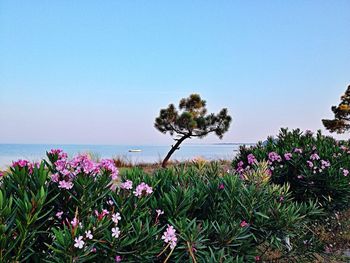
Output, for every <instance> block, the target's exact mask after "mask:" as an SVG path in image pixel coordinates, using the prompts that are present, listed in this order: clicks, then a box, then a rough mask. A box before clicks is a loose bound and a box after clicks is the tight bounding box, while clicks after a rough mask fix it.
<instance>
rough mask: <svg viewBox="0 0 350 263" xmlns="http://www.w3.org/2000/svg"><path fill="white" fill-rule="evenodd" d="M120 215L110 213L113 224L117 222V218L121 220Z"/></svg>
mask: <svg viewBox="0 0 350 263" xmlns="http://www.w3.org/2000/svg"><path fill="white" fill-rule="evenodd" d="M121 219H122V218H121V216H120V214H119V213H115V214H113V215H112V221H113V222H114V223H115V224H118V222H119V220H121Z"/></svg>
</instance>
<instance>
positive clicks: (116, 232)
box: [112, 227, 120, 238]
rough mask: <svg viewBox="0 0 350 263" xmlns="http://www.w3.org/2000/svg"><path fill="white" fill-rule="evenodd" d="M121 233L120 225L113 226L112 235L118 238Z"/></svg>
mask: <svg viewBox="0 0 350 263" xmlns="http://www.w3.org/2000/svg"><path fill="white" fill-rule="evenodd" d="M119 235H120V230H119V227H113V228H112V237H114V238H118V237H119Z"/></svg>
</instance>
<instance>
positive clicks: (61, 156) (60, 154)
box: [48, 149, 68, 159]
mask: <svg viewBox="0 0 350 263" xmlns="http://www.w3.org/2000/svg"><path fill="white" fill-rule="evenodd" d="M48 155H57V159H67V157H68V155H67V154H66V153H65V152H63V150H61V149H51V151H49V152H48Z"/></svg>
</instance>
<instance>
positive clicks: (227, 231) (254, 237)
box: [0, 151, 321, 262]
mask: <svg viewBox="0 0 350 263" xmlns="http://www.w3.org/2000/svg"><path fill="white" fill-rule="evenodd" d="M48 157H49V160H50V161H49V162H46V161H45V162H42V163H41V164H40V165H33V164H30V163H28V162H25V161H19V162H16V163H14V165H13V167H12V168H11V169H10V171H9V172H7V173H6V174H5V175H4V176H3V177H2V179H1V188H0V190H1V191H0V212H1V213H0V244H1V250H0V262H11V261H18V262H27V261H31V262H43V261H44V262H97V261H98V262H119V261H120V260H122V262H254V261H259V260H260V258H263V255H264V252H265V251H266V249H271V250H273V249H278V250H279V251H281V252H282V254H283V255H285V256H286V255H290V256H293V255H300V254H304V253H305V254H307V253H311V252H312V251H311V249H309V250H305V246H304V245H303V244H302V240H303V239H304V238H307V234H308V230H307V228H308V224H309V222H310V220H311V219H312V218H313V217H317V216H319V215H320V214H321V211H320V210H319V209H318V208H317V207H316V204H315V203H313V202H308V203H296V202H294V201H293V200H292V199H291V196H290V193H289V191H288V186H276V185H268V184H266V183H265V182H264V181H257V182H255V181H252V182H245V181H243V180H241V179H239V178H238V177H236V176H232V175H230V174H227V173H222V172H220V168H219V166H218V165H217V164H215V163H213V164H209V165H201V166H200V167H198V166H195V165H193V166H181V165H179V166H178V167H176V168H174V169H167V170H159V171H156V172H155V173H154V174H147V173H145V172H143V171H142V170H139V169H128V170H124V171H122V172H121V174H118V170H117V169H116V168H115V166H114V165H113V163H112V162H111V161H108V160H102V161H101V162H99V163H96V162H93V161H92V160H91V159H89V157H88V156H86V155H83V156H78V157H76V158H74V159H73V160H68V159H67V157H66V155H65V154H64V153H62V152H60V151H51V152H50V153H49V154H48ZM259 174H260V171H259ZM127 180H130V182H131V181H132V188H131V187H128V185H127V184H128V181H127ZM130 182H129V183H130ZM129 186H130V185H129ZM128 188H130V189H128ZM117 213H119V214H117ZM174 230H175V232H174ZM166 231H167V234H166V235H165V232H166ZM166 237H169V240H170V241H169V240H164V238H166ZM165 241H167V242H165ZM172 241H173V243H172ZM300 244H301V245H300Z"/></svg>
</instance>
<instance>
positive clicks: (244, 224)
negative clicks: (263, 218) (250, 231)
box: [240, 220, 249, 227]
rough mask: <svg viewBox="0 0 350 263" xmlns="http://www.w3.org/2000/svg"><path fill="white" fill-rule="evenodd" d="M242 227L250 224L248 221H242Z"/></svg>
mask: <svg viewBox="0 0 350 263" xmlns="http://www.w3.org/2000/svg"><path fill="white" fill-rule="evenodd" d="M240 226H241V227H248V226H249V224H248V223H247V222H246V221H244V220H243V221H242V222H241V224H240Z"/></svg>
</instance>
